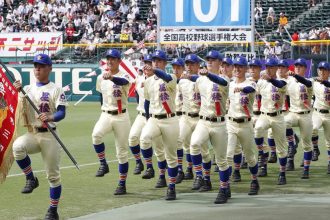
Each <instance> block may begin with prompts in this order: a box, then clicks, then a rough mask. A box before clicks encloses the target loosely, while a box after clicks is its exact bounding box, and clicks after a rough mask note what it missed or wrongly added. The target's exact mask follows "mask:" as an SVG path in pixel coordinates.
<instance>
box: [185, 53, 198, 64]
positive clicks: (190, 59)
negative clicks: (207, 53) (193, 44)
mask: <svg viewBox="0 0 330 220" xmlns="http://www.w3.org/2000/svg"><path fill="white" fill-rule="evenodd" d="M184 62H185V63H187V62H191V63H200V62H201V60H200V59H199V57H198V56H197V55H196V54H188V55H187V56H186V58H185V59H184Z"/></svg>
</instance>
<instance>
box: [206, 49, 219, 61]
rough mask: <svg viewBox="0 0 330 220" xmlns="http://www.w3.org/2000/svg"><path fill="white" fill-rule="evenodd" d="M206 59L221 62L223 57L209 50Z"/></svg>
mask: <svg viewBox="0 0 330 220" xmlns="http://www.w3.org/2000/svg"><path fill="white" fill-rule="evenodd" d="M205 58H206V59H208V58H212V59H218V60H222V59H223V56H222V55H221V54H220V53H219V52H218V51H216V50H211V51H209V52H208V53H207V55H206V57H205Z"/></svg>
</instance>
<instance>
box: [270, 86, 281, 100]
mask: <svg viewBox="0 0 330 220" xmlns="http://www.w3.org/2000/svg"><path fill="white" fill-rule="evenodd" d="M271 94H272V101H274V102H276V101H279V100H280V94H279V92H278V88H277V87H275V86H272V89H271Z"/></svg>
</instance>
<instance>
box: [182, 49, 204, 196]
mask: <svg viewBox="0 0 330 220" xmlns="http://www.w3.org/2000/svg"><path fill="white" fill-rule="evenodd" d="M199 63H200V59H199V58H198V56H197V55H195V54H189V55H187V56H186V58H185V65H186V71H187V74H188V76H186V77H187V78H191V77H195V78H196V77H198V70H199ZM178 90H179V92H180V93H181V94H182V102H183V106H182V112H183V115H182V117H181V118H180V122H179V125H180V136H179V146H180V145H181V146H182V145H183V148H184V151H185V153H186V158H187V162H188V167H187V172H186V175H185V179H193V173H192V162H191V155H190V140H191V135H192V133H193V131H194V129H195V127H196V124H197V122H198V120H199V114H198V113H199V110H200V105H201V97H200V94H199V93H198V91H197V88H196V85H195V82H193V81H191V80H189V79H184V78H183V79H180V81H179V84H178ZM202 157H203V159H202V160H203V168H204V178H206V179H208V180H209V179H210V168H211V159H210V155H209V149H208V143H207V142H206V143H204V144H203V147H202ZM189 161H190V162H189ZM198 189H199V188H198ZM198 189H197V188H193V190H198ZM208 190H211V188H207V189H206V188H205V191H208Z"/></svg>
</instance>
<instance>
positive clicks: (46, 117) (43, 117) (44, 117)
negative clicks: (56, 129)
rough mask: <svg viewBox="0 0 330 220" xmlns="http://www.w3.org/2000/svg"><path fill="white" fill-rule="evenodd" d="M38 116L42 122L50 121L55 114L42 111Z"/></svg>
mask: <svg viewBox="0 0 330 220" xmlns="http://www.w3.org/2000/svg"><path fill="white" fill-rule="evenodd" d="M38 118H39V119H40V121H42V122H49V121H53V116H52V115H48V114H46V113H41V114H40V115H39V116H38Z"/></svg>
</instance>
